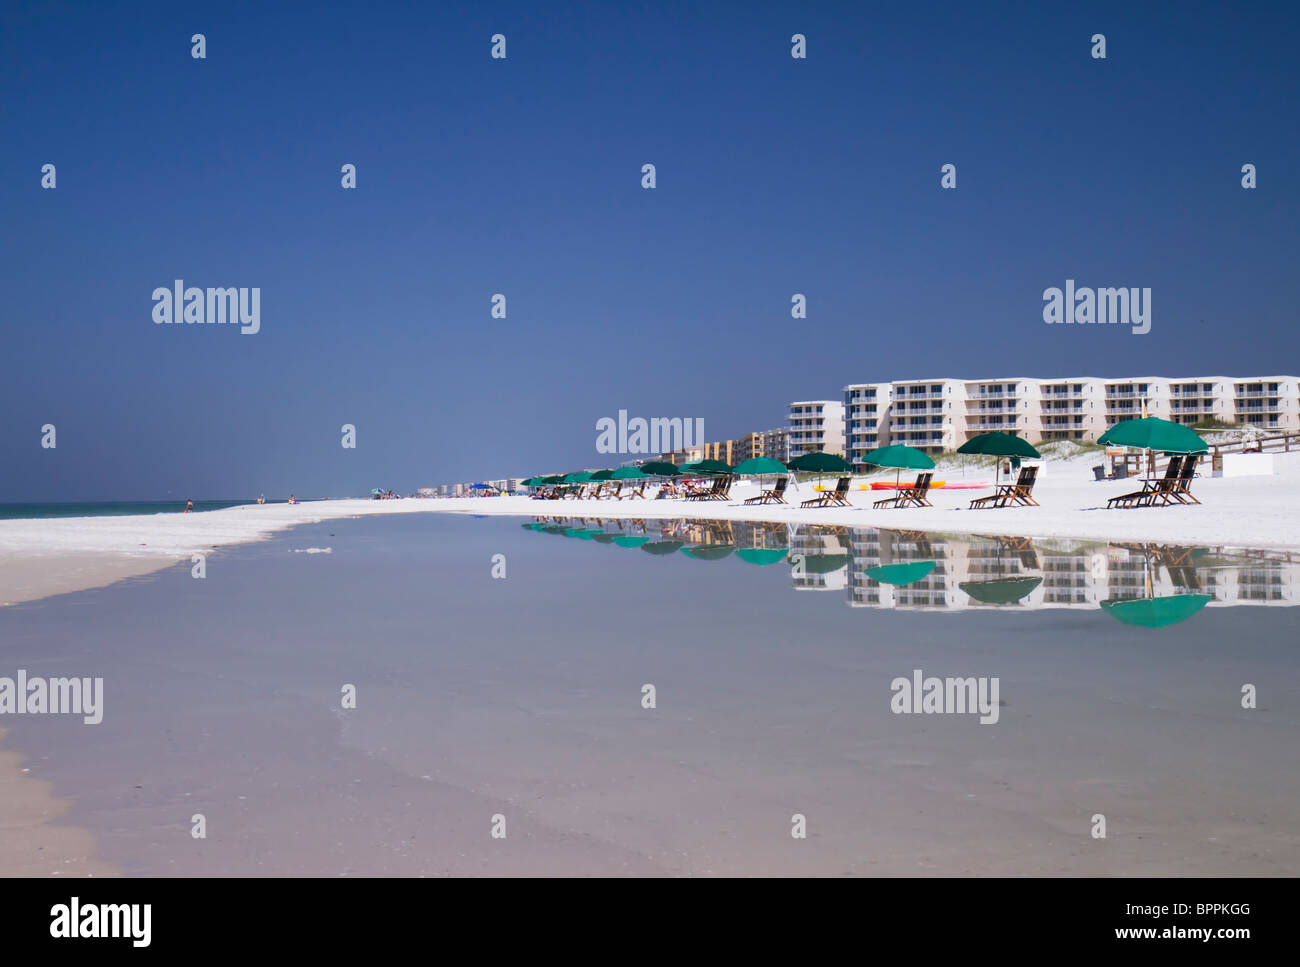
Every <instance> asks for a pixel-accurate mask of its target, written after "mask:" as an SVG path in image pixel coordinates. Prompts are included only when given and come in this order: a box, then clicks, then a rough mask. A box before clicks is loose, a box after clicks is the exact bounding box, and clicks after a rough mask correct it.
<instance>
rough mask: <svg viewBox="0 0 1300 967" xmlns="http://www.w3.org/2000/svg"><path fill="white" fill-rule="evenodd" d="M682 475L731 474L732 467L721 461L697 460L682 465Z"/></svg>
mask: <svg viewBox="0 0 1300 967" xmlns="http://www.w3.org/2000/svg"><path fill="white" fill-rule="evenodd" d="M682 473H731V465H730V464H728V463H723V462H722V461H721V460H696V461H695V462H694V463H684V464H682Z"/></svg>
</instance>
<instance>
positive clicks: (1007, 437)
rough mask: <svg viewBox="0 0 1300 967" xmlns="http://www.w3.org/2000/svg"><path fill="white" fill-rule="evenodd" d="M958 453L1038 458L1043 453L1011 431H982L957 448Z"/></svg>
mask: <svg viewBox="0 0 1300 967" xmlns="http://www.w3.org/2000/svg"><path fill="white" fill-rule="evenodd" d="M957 452H958V453H983V454H986V455H987V456H991V457H1029V458H1030V459H1031V460H1037V459H1040V458H1041V457H1042V454H1041V453H1039V452H1038V451H1037V450H1035V449H1034V448H1033V447H1032V446H1031V445H1030V443H1029V441H1028V440H1025V439H1024V438H1022V437H1018V436H1012V435H1011V434H1010V433H981V434H980V435H979V436H973V437H971V438H970V439H969V440H967V441H966V442H965V443H963V444H962V445H961V446H959V447H958V448H957Z"/></svg>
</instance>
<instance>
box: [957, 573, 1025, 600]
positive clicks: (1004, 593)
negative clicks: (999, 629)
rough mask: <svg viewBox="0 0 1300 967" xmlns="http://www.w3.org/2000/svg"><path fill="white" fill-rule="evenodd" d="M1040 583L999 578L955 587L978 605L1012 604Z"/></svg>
mask: <svg viewBox="0 0 1300 967" xmlns="http://www.w3.org/2000/svg"><path fill="white" fill-rule="evenodd" d="M1042 583H1043V579H1042V578H1033V577H1030V578H1001V579H999V580H996V581H962V582H961V583H960V584H958V585H957V587H959V588H961V589H962V590H963V591H965V592H966V593H967V594H969V595H970V596H971V597H972V598H974V599H975V600H976V601H978V602H979V603H980V604H1013V603H1014V602H1016V601H1019V600H1020V599H1021V598H1023V597H1025V596H1026V595H1028V594H1030V593H1031V592H1032V591H1033V590H1034V589H1035V588H1037V587H1038V586H1039V585H1040V584H1042Z"/></svg>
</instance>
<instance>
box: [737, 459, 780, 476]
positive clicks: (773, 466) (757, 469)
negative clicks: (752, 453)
mask: <svg viewBox="0 0 1300 967" xmlns="http://www.w3.org/2000/svg"><path fill="white" fill-rule="evenodd" d="M789 472H790V470H789V468H788V467H786V465H785V464H784V463H782V462H781V461H780V460H773V459H772V458H771V457H750V458H749V459H748V460H744V461H742V462H740V463H738V464H737V465H736V468H735V469H734V470H733V471H732V473H735V474H738V475H740V476H742V477H775V476H782V477H783V476H785V475H786V474H788V473H789Z"/></svg>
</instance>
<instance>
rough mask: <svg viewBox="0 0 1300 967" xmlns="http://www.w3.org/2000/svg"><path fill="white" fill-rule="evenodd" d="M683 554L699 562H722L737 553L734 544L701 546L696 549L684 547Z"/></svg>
mask: <svg viewBox="0 0 1300 967" xmlns="http://www.w3.org/2000/svg"><path fill="white" fill-rule="evenodd" d="M682 553H683V554H685V555H686V556H687V557H693V558H695V559H696V560H697V561H720V560H722V559H723V558H724V557H730V556H731V555H732V554H734V553H736V547H735V545H734V544H701V545H698V546H695V547H683V548H682Z"/></svg>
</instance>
